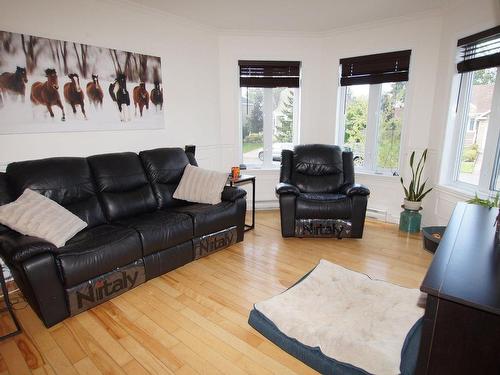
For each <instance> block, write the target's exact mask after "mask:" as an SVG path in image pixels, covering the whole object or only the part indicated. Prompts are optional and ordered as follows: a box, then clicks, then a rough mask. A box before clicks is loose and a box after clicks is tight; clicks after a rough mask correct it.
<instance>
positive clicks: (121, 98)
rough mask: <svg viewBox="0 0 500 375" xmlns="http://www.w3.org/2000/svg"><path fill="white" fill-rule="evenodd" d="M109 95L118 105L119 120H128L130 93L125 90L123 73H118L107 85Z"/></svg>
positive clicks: (125, 83) (125, 81)
mask: <svg viewBox="0 0 500 375" xmlns="http://www.w3.org/2000/svg"><path fill="white" fill-rule="evenodd" d="M117 86H118V87H117ZM109 95H110V96H111V99H113V101H114V102H116V104H117V105H118V110H119V111H120V121H130V112H129V106H130V95H129V93H128V91H127V77H125V74H123V73H120V74H118V75H117V77H116V80H115V81H114V82H113V83H111V84H110V85H109ZM124 105H125V106H124ZM123 106H124V107H123Z"/></svg>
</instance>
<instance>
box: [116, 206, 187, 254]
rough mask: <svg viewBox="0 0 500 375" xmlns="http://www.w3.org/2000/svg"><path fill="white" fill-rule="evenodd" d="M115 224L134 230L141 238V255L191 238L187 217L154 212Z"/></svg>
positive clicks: (169, 212)
mask: <svg viewBox="0 0 500 375" xmlns="http://www.w3.org/2000/svg"><path fill="white" fill-rule="evenodd" d="M117 224H120V225H124V226H126V227H128V228H133V229H135V230H136V231H137V232H138V233H139V236H140V238H141V242H142V251H143V255H144V256H146V255H149V254H152V253H156V252H158V251H161V250H165V249H167V248H169V247H172V246H175V245H178V244H180V243H183V242H186V241H189V240H191V239H192V238H193V220H192V219H191V217H190V216H189V215H186V214H182V213H177V212H171V211H156V212H151V213H145V214H141V215H138V216H135V217H131V218H129V219H124V220H120V221H118V222H117Z"/></svg>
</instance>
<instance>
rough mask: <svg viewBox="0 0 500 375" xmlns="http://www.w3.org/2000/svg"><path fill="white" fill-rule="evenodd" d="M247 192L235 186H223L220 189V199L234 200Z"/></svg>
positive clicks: (242, 196)
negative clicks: (222, 188)
mask: <svg viewBox="0 0 500 375" xmlns="http://www.w3.org/2000/svg"><path fill="white" fill-rule="evenodd" d="M246 195H247V192H246V191H245V190H243V189H241V188H238V187H235V186H224V190H222V200H223V201H229V202H235V201H236V200H237V199H240V198H244V197H245V196H246Z"/></svg>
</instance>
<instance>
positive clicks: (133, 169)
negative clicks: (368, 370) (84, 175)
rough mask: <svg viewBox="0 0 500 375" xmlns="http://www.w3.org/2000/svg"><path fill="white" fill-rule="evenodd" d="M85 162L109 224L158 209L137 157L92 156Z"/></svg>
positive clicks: (130, 153) (119, 155)
mask: <svg viewBox="0 0 500 375" xmlns="http://www.w3.org/2000/svg"><path fill="white" fill-rule="evenodd" d="M88 161H89V165H90V168H91V170H92V173H93V174H94V178H95V181H96V185H97V190H98V192H99V195H100V197H101V201H102V204H103V208H104V212H105V214H106V216H107V218H108V220H110V221H114V220H118V219H122V218H126V217H131V216H135V215H138V214H141V213H144V212H151V211H154V210H155V209H156V208H157V202H156V200H155V197H154V195H153V191H152V190H151V185H150V184H149V181H148V178H147V176H146V174H145V172H144V169H143V167H142V164H141V161H140V159H139V157H138V156H137V154H134V153H133V152H124V153H116V154H104V155H95V156H91V157H89V158H88Z"/></svg>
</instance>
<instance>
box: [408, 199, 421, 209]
mask: <svg viewBox="0 0 500 375" xmlns="http://www.w3.org/2000/svg"><path fill="white" fill-rule="evenodd" d="M404 202H405V203H404V208H405V209H407V210H410V211H418V210H420V208H421V207H422V202H421V201H418V202H416V201H409V200H407V199H405V200H404Z"/></svg>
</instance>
